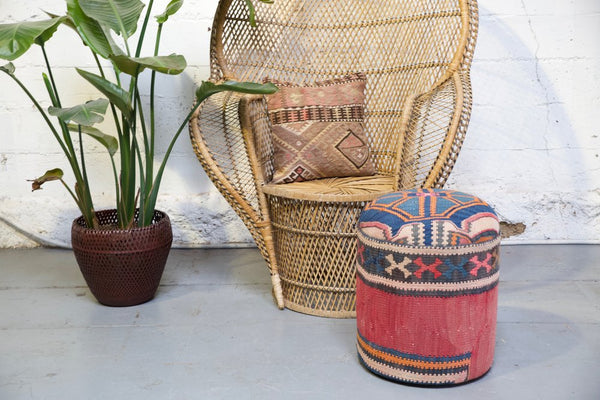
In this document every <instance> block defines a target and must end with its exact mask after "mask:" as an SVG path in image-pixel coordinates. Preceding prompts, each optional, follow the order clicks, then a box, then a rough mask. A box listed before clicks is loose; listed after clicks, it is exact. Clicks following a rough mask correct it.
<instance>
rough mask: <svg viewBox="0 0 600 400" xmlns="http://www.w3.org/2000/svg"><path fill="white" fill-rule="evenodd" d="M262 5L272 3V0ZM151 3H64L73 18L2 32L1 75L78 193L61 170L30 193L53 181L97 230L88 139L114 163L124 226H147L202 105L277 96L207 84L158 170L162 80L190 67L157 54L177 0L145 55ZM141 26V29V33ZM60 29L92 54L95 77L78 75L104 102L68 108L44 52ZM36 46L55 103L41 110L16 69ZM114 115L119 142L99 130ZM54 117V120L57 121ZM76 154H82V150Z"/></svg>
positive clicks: (261, 89) (6, 27)
mask: <svg viewBox="0 0 600 400" xmlns="http://www.w3.org/2000/svg"><path fill="white" fill-rule="evenodd" d="M260 1H262V2H264V3H271V2H272V0H260ZM153 3H154V1H153V0H150V1H149V2H148V4H147V5H145V4H143V3H142V2H141V1H139V0H66V5H67V12H66V15H64V16H58V15H54V14H50V13H47V14H48V17H49V18H48V19H46V20H42V21H25V22H18V23H11V24H1V25H0V58H1V59H5V60H7V61H9V63H8V64H6V65H4V66H0V71H2V72H4V73H5V74H6V75H7V76H9V77H10V78H11V79H12V80H13V81H14V82H15V83H16V84H17V85H18V86H19V87H20V88H21V89H22V90H23V91H24V92H25V94H26V95H27V96H28V97H29V99H30V100H31V101H32V102H33V104H34V106H35V108H36V109H37V110H38V111H39V113H40V114H41V116H42V118H43V119H44V121H45V122H46V124H47V125H48V127H49V129H50V132H51V133H52V135H53V136H54V138H55V139H56V141H57V142H58V144H59V146H60V148H61V150H62V152H63V153H64V155H65V156H66V158H67V160H68V163H69V166H70V168H71V170H72V171H73V175H74V177H75V184H74V187H73V188H71V187H70V186H69V185H68V184H67V183H66V182H65V181H64V180H63V171H62V170H61V169H59V168H54V169H51V170H48V171H46V173H45V174H43V175H42V176H40V177H38V178H37V179H35V180H33V183H32V189H33V190H37V189H40V188H41V187H42V185H43V184H44V183H45V182H48V181H60V182H62V184H63V185H64V186H65V188H66V189H67V190H68V192H69V193H70V195H71V197H73V199H74V200H75V202H76V203H77V206H78V208H79V209H80V211H81V213H82V215H83V217H84V218H85V221H86V224H87V226H88V227H89V228H98V227H99V223H98V220H97V218H96V215H95V210H94V204H93V199H92V194H91V191H90V184H89V179H88V174H87V169H86V160H85V152H84V151H83V147H84V146H83V138H84V135H86V136H89V137H92V138H94V139H95V140H97V141H98V142H99V143H101V144H102V146H104V147H105V148H106V150H107V152H108V154H109V156H110V162H111V166H112V174H113V177H114V182H115V197H116V209H117V213H118V217H119V227H120V228H130V227H132V226H134V225H136V224H137V225H139V226H147V225H150V224H151V223H152V218H153V215H154V209H155V205H156V201H157V196H158V192H159V189H160V184H161V180H162V177H163V173H164V170H165V165H166V163H167V160H168V158H169V156H170V154H171V151H172V149H173V146H174V144H175V142H176V141H177V139H178V138H179V136H180V134H181V132H182V131H183V130H184V128H185V127H186V125H187V124H188V122H189V120H190V118H191V116H192V114H193V113H194V112H195V110H196V109H197V108H198V107H199V106H200V104H201V103H202V101H203V100H204V99H206V98H207V97H209V96H211V95H212V94H215V93H218V92H221V91H236V92H242V93H254V94H269V93H273V92H275V91H276V90H277V88H276V87H275V86H274V85H272V84H258V83H252V82H234V81H226V82H223V83H221V84H214V83H211V82H203V83H202V84H201V85H200V86H199V88H198V89H197V90H196V93H195V95H196V103H195V106H194V107H193V108H192V110H191V111H190V112H189V113H188V114H187V116H186V117H185V118H184V119H183V121H182V122H181V125H179V128H178V129H177V130H176V131H175V133H174V134H173V135H172V137H171V141H170V143H169V145H168V147H167V149H166V152H165V155H164V157H163V159H162V162H160V164H158V165H155V136H156V125H155V120H156V110H155V86H156V85H155V83H156V74H157V73H162V74H167V75H177V74H180V73H182V72H183V71H184V70H185V68H186V66H187V63H186V60H185V58H184V57H183V56H182V55H178V54H170V55H159V50H160V42H161V37H162V32H163V25H164V24H165V23H166V22H167V20H168V19H169V17H171V16H172V15H173V14H175V13H176V12H177V11H178V10H179V9H180V8H181V6H182V5H183V0H172V1H171V2H170V3H169V4H168V5H167V7H166V9H165V10H164V11H163V13H161V14H160V15H157V16H156V17H155V21H156V23H157V24H158V27H157V30H156V36H155V38H154V52H153V54H152V55H150V56H141V51H142V45H143V43H144V40H145V39H146V31H147V27H148V24H149V21H150V17H151V13H152V7H153ZM246 4H247V6H248V10H249V22H250V23H251V24H252V25H254V24H255V23H256V21H255V11H254V7H253V4H252V1H251V0H246ZM144 8H146V11H145V14H144V18H143V19H141V16H142V12H143V11H144ZM140 21H141V28H140V27H139V26H138V24H139V22H140ZM60 26H68V27H70V28H72V29H73V31H74V32H76V34H77V35H78V36H79V37H80V38H81V41H82V43H83V44H84V45H85V46H87V48H89V50H90V51H91V53H92V57H93V58H94V60H95V63H96V66H97V73H93V72H89V71H86V70H83V69H79V68H76V71H77V73H78V74H79V76H81V77H82V78H83V79H84V80H85V81H87V82H88V83H90V84H91V85H92V86H94V87H95V88H96V89H98V90H99V91H100V92H101V93H102V94H103V95H104V96H105V97H104V98H98V99H95V100H90V101H88V102H86V103H84V104H78V105H74V106H66V105H63V102H62V100H63V99H61V97H60V95H59V87H58V82H57V81H56V80H55V77H54V74H53V69H52V63H51V62H50V58H49V56H48V54H47V52H46V47H45V44H46V42H48V40H50V39H51V38H52V36H53V35H54V33H55V32H56V30H57V29H58V28H59V27H60ZM138 28H139V35H138V36H137V43H135V46H132V43H131V42H132V37H133V36H134V34H135V33H136V32H138ZM117 41H118V42H119V43H117ZM34 44H35V45H37V46H39V48H40V49H41V55H42V57H43V59H44V64H45V68H46V72H45V73H43V74H42V77H43V81H44V84H45V87H46V91H47V92H48V96H49V99H50V102H51V104H52V106H51V107H49V108H47V109H44V108H43V107H42V106H41V104H40V101H39V100H38V99H36V97H35V96H34V95H33V94H32V93H31V91H30V90H29V89H28V88H27V86H26V85H25V84H24V83H23V82H22V81H21V79H20V78H19V77H18V76H17V74H16V68H15V66H14V64H13V63H12V61H14V60H16V59H17V58H19V57H20V56H21V55H23V54H24V53H25V52H27V51H28V50H29V49H30V48H32V47H33V45H34ZM101 59H104V60H108V61H109V63H106V62H105V63H104V64H103V63H102V62H101ZM107 64H108V66H107ZM107 70H110V71H107ZM144 70H150V74H151V77H150V100H149V106H148V108H147V109H148V110H149V111H148V114H149V115H145V114H144V113H145V112H146V111H145V110H146V107H145V104H143V103H142V100H141V96H140V90H139V86H138V85H139V77H140V74H141V73H142V71H144ZM109 75H110V76H109ZM108 110H110V113H111V114H112V117H113V120H114V127H115V132H113V133H114V134H115V135H116V136H113V135H110V134H107V133H105V132H102V131H100V130H99V129H98V128H96V127H94V125H95V124H97V123H99V122H102V121H103V120H104V115H105V113H106V112H107V111H108ZM51 117H55V118H56V120H55V122H53V120H52V118H51ZM146 117H147V118H146ZM147 121H149V122H147ZM76 144H78V145H79V146H76ZM77 147H79V151H77V150H76V149H77ZM136 210H138V211H136Z"/></svg>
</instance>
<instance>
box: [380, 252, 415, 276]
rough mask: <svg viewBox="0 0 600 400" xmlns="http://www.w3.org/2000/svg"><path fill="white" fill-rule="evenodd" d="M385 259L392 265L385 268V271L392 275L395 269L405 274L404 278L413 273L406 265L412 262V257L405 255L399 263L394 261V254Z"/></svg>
mask: <svg viewBox="0 0 600 400" xmlns="http://www.w3.org/2000/svg"><path fill="white" fill-rule="evenodd" d="M385 259H386V260H387V261H388V262H389V263H390V266H389V267H387V268H386V269H385V272H387V273H388V274H390V275H391V274H392V272H394V270H395V269H399V270H400V271H401V272H402V273H403V274H404V279H406V278H408V277H409V276H411V275H412V272H410V271H409V270H408V269H407V268H406V266H407V265H408V264H410V263H411V262H412V260H411V259H410V258H408V257H406V256H404V260H402V262H400V263H397V262H396V261H394V256H393V255H392V254H388V255H387V257H386V258H385Z"/></svg>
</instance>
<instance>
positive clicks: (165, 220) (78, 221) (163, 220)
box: [72, 208, 170, 236]
mask: <svg viewBox="0 0 600 400" xmlns="http://www.w3.org/2000/svg"><path fill="white" fill-rule="evenodd" d="M116 211H117V210H116V209H115V208H110V209H105V210H99V211H95V214H96V215H102V214H109V215H110V214H114V213H116ZM136 214H137V210H136ZM136 216H137V215H136ZM164 224H170V219H169V215H168V214H167V213H166V212H164V211H161V210H154V218H153V219H152V223H151V224H150V225H148V226H133V227H131V228H125V229H120V228H116V229H105V228H100V229H94V228H90V227H88V226H86V224H85V219H84V218H83V215H80V216H79V217H77V218H75V219H74V220H73V225H72V229H73V230H75V231H78V232H86V234H87V235H102V236H104V235H118V234H125V235H127V234H131V233H132V232H143V231H145V230H150V229H156V226H160V225H164ZM102 226H106V224H104V225H102V224H101V225H100V227H102Z"/></svg>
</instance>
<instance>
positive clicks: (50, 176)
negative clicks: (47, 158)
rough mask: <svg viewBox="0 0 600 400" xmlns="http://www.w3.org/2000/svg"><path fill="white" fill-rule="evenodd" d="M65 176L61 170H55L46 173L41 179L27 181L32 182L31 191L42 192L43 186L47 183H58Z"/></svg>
mask: <svg viewBox="0 0 600 400" xmlns="http://www.w3.org/2000/svg"><path fill="white" fill-rule="evenodd" d="M63 175H64V174H63V172H62V170H61V169H60V168H54V169H50V170H48V171H46V173H45V174H44V175H42V176H40V177H39V178H35V179H30V180H27V182H32V184H31V191H32V192H33V191H36V190H40V189H41V188H42V185H43V184H44V183H46V182H50V181H58V180H60V179H62V177H63Z"/></svg>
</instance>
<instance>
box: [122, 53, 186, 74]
mask: <svg viewBox="0 0 600 400" xmlns="http://www.w3.org/2000/svg"><path fill="white" fill-rule="evenodd" d="M111 60H113V62H114V63H115V65H116V66H117V68H119V69H120V70H121V71H122V72H124V73H126V74H129V75H131V76H137V75H138V74H139V73H140V72H142V71H143V70H144V69H146V68H150V69H152V70H154V71H157V72H162V73H163V74H169V75H177V74H180V73H182V72H183V70H185V67H187V62H186V61H185V58H184V57H183V56H181V55H177V54H171V55H170V56H156V57H141V58H135V57H128V56H124V55H121V56H111Z"/></svg>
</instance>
